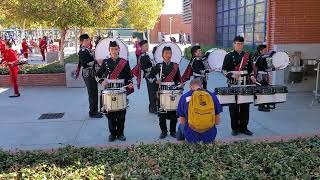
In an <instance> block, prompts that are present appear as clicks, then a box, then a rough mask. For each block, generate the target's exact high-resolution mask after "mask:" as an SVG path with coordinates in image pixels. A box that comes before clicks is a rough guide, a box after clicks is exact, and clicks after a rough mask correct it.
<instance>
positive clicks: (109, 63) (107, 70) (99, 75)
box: [95, 58, 132, 85]
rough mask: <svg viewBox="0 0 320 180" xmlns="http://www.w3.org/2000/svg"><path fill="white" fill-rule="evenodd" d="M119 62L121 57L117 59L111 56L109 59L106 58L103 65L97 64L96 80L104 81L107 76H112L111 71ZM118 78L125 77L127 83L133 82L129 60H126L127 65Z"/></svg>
mask: <svg viewBox="0 0 320 180" xmlns="http://www.w3.org/2000/svg"><path fill="white" fill-rule="evenodd" d="M119 62H120V58H117V59H116V60H113V59H112V58H109V59H104V60H103V63H102V64H101V65H99V64H95V69H96V80H97V81H98V82H99V83H102V82H103V81H104V80H105V78H107V77H108V78H110V76H111V73H112V72H113V71H114V69H115V68H116V67H117V65H118V63H119ZM117 79H124V83H125V85H128V84H130V83H132V74H131V69H130V66H129V61H127V62H126V65H125V66H124V68H123V69H122V71H121V72H120V74H119V76H118V78H117Z"/></svg>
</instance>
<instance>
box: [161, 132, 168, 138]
mask: <svg viewBox="0 0 320 180" xmlns="http://www.w3.org/2000/svg"><path fill="white" fill-rule="evenodd" d="M166 137H167V133H161V134H160V136H159V139H164V138H166Z"/></svg>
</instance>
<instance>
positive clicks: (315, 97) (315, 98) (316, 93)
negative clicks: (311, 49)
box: [311, 59, 320, 106]
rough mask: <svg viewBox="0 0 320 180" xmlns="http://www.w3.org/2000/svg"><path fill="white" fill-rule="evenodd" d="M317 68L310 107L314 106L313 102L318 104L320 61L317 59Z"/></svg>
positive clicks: (319, 101) (319, 96) (319, 98)
mask: <svg viewBox="0 0 320 180" xmlns="http://www.w3.org/2000/svg"><path fill="white" fill-rule="evenodd" d="M317 61H318V63H317V68H316V69H315V70H316V71H317V78H316V90H314V91H313V94H314V99H313V100H312V102H311V106H313V105H314V102H315V101H317V102H318V103H320V89H319V78H320V59H317Z"/></svg>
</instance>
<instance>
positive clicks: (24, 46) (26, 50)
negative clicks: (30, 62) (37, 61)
mask: <svg viewBox="0 0 320 180" xmlns="http://www.w3.org/2000/svg"><path fill="white" fill-rule="evenodd" d="M21 46H22V51H23V57H24V58H26V59H28V55H29V46H28V43H27V40H26V38H23V40H22V43H21Z"/></svg>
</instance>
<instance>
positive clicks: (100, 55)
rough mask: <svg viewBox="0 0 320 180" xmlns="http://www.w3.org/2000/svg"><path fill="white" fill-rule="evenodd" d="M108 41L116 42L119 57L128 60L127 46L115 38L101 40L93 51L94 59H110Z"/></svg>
mask: <svg viewBox="0 0 320 180" xmlns="http://www.w3.org/2000/svg"><path fill="white" fill-rule="evenodd" d="M110 41H116V42H117V43H118V45H119V47H120V53H119V57H120V58H123V59H125V60H128V57H129V50H128V47H127V45H126V44H125V43H124V42H123V41H122V40H120V39H117V38H106V39H103V40H101V41H100V42H99V43H98V45H97V47H96V50H95V58H96V59H108V58H110V52H109V44H110Z"/></svg>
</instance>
